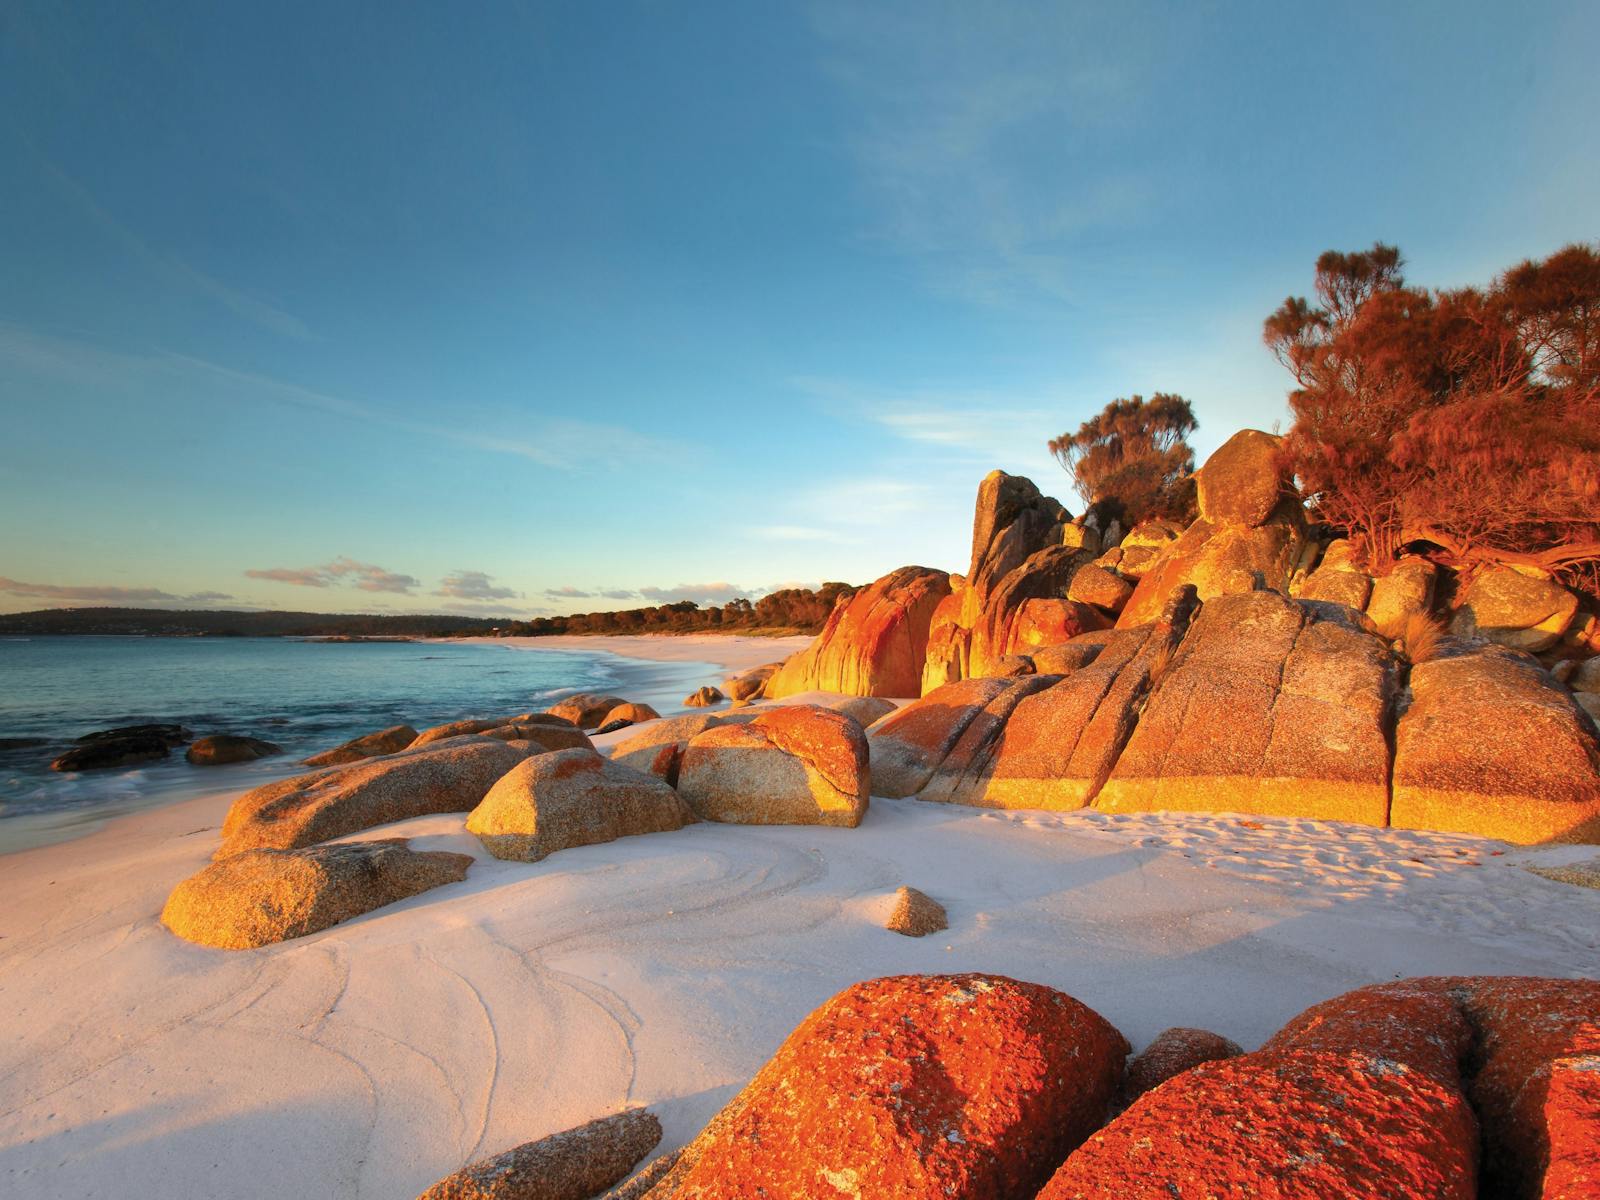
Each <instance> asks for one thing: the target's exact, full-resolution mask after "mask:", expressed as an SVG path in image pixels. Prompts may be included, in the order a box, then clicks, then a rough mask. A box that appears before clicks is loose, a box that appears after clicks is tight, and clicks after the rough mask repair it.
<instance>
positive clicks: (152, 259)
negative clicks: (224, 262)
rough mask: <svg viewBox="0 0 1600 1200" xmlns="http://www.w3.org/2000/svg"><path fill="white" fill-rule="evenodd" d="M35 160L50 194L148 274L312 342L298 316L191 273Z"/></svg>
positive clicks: (46, 162) (254, 321)
mask: <svg viewBox="0 0 1600 1200" xmlns="http://www.w3.org/2000/svg"><path fill="white" fill-rule="evenodd" d="M38 161H39V165H40V169H41V172H42V173H43V175H44V176H45V178H47V179H49V180H50V181H51V182H52V183H54V184H55V186H56V190H57V191H58V192H60V193H61V195H62V196H64V197H65V198H66V200H67V202H68V203H69V204H71V205H72V206H73V207H74V208H76V209H77V210H78V212H79V213H80V214H82V215H83V216H84V217H86V218H88V220H89V222H90V223H91V224H93V225H94V226H96V227H97V228H98V229H100V230H101V232H103V233H104V234H105V235H106V236H107V237H108V238H110V239H111V240H112V241H113V242H115V243H116V244H117V245H118V246H120V247H121V248H122V249H123V250H124V251H126V252H127V254H128V255H129V256H130V257H132V258H133V259H135V260H136V261H138V262H139V263H140V264H141V265H143V266H144V267H145V268H146V269H147V270H149V271H150V272H151V273H152V274H153V275H156V276H157V277H159V278H162V279H165V280H167V281H168V282H170V283H174V284H176V285H177V286H179V287H183V288H186V289H188V290H190V291H193V292H197V293H199V294H200V295H202V296H205V297H207V298H209V299H211V300H213V301H215V302H216V303H218V304H221V305H222V306H223V307H224V308H226V309H228V311H230V312H232V313H233V314H234V315H235V316H238V317H241V318H243V319H244V320H246V321H249V322H250V323H251V324H254V325H259V326H261V327H262V328H263V329H270V330H272V331H273V332H274V333H280V334H283V335H284V336H285V337H292V338H297V339H300V340H302V341H307V340H310V339H311V338H312V333H311V330H310V329H309V328H307V326H306V323H305V322H304V321H302V320H301V319H300V318H299V317H297V316H295V315H294V314H292V313H288V312H284V311H283V310H282V309H280V308H277V307H274V306H273V305H271V304H268V303H267V302H266V301H264V300H261V299H258V298H257V297H255V296H251V295H249V294H248V293H246V292H244V291H242V290H240V289H239V288H236V287H230V286H229V285H228V284H225V283H223V282H222V281H221V280H219V279H215V278H213V277H212V276H210V275H207V274H206V273H205V272H204V271H200V270H197V269H196V268H195V267H193V266H191V265H190V264H189V263H187V262H185V261H184V260H183V259H182V258H180V257H178V256H177V255H175V254H171V253H166V252H163V251H160V250H157V249H155V248H154V247H153V246H151V245H150V243H149V242H147V241H146V240H145V239H144V238H142V237H140V236H139V235H138V234H137V233H135V232H134V231H133V230H132V229H130V228H128V226H127V225H125V224H124V223H123V222H122V221H120V220H118V219H117V218H116V217H115V216H114V215H113V214H112V213H111V212H110V211H109V210H107V209H106V208H105V207H104V206H103V205H102V204H101V203H100V202H99V201H98V200H96V199H95V197H94V195H93V193H91V192H90V191H89V189H88V188H86V187H84V186H83V185H82V184H81V183H79V182H78V181H77V180H76V179H74V178H73V177H72V176H70V175H68V174H67V173H66V172H65V171H63V170H62V169H61V168H60V167H59V166H58V165H56V164H55V163H53V162H51V161H49V160H48V159H45V158H42V157H41V158H40V159H39V160H38Z"/></svg>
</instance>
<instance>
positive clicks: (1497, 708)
mask: <svg viewBox="0 0 1600 1200" xmlns="http://www.w3.org/2000/svg"><path fill="white" fill-rule="evenodd" d="M1277 450H1278V442H1277V439H1276V438H1275V437H1273V436H1272V435H1270V434H1265V433H1260V432H1257V431H1254V430H1246V431H1244V432H1242V433H1240V434H1238V435H1236V436H1235V437H1234V438H1232V439H1230V440H1229V441H1228V442H1227V443H1226V444H1225V445H1224V446H1223V447H1222V448H1221V449H1220V450H1218V451H1217V453H1216V454H1214V455H1213V456H1212V457H1211V459H1210V460H1208V461H1207V462H1206V464H1205V466H1204V467H1203V468H1202V469H1201V470H1200V472H1199V474H1198V480H1197V488H1196V493H1197V502H1198V510H1199V515H1198V517H1197V519H1196V520H1195V521H1194V522H1193V523H1191V524H1190V525H1189V526H1187V527H1178V526H1176V525H1173V524H1171V523H1168V522H1159V521H1158V522H1147V523H1145V524H1142V525H1139V526H1137V527H1135V528H1134V529H1133V530H1131V531H1129V532H1128V533H1127V534H1126V536H1123V535H1122V534H1121V533H1120V531H1118V530H1116V529H1114V528H1113V529H1110V530H1105V531H1102V530H1100V529H1098V528H1096V527H1095V526H1094V525H1093V523H1092V522H1091V521H1088V520H1084V519H1079V520H1077V521H1074V520H1073V519H1072V518H1071V517H1070V515H1069V514H1067V512H1066V510H1065V509H1064V508H1063V507H1062V506H1061V505H1060V504H1059V503H1058V502H1057V501H1055V500H1053V499H1051V498H1050V497H1048V496H1043V495H1041V494H1040V493H1039V490H1038V489H1037V488H1036V487H1035V486H1034V485H1033V484H1032V483H1031V482H1030V481H1028V480H1026V479H1021V478H1018V477H1014V476H1009V475H1005V474H1004V473H1002V472H995V473H993V474H991V475H990V476H989V477H988V478H987V479H985V480H984V481H983V484H982V485H981V487H980V488H979V493H978V506H977V512H976V515H975V518H974V522H973V549H972V562H971V565H970V566H969V568H968V572H967V575H966V576H965V577H961V576H946V575H944V574H942V573H940V572H933V571H928V570H926V569H924V568H918V567H907V568H902V569H901V570H899V571H896V572H893V573H892V574H890V575H888V576H886V577H884V578H883V579H881V580H879V581H878V582H877V583H875V584H873V585H871V586H870V587H868V588H864V589H862V590H861V591H860V592H857V593H856V594H855V595H854V597H852V598H851V599H849V600H846V601H843V602H841V605H840V607H839V608H838V609H836V610H835V612H834V613H833V615H832V616H831V617H830V619H829V621H828V624H827V626H826V628H825V629H824V630H823V632H822V634H821V636H820V637H819V638H818V639H817V641H816V642H815V643H814V644H813V645H812V646H811V647H809V648H808V649H807V650H806V651H804V652H803V653H802V654H801V655H798V656H796V657H795V658H792V659H790V660H789V662H787V663H786V664H784V666H783V667H782V668H781V669H780V670H778V671H777V672H775V673H774V674H773V675H772V676H771V677H770V678H769V679H768V680H767V682H766V685H765V688H764V693H765V694H766V695H768V696H775V695H790V694H793V693H796V692H803V691H806V690H808V689H812V688H828V689H831V690H839V691H851V690H854V691H858V692H862V693H865V694H870V695H878V696H888V695H900V696H912V695H917V696H920V699H919V700H918V701H917V702H916V703H915V704H913V705H911V706H910V707H908V708H906V709H903V710H902V711H901V712H900V713H898V714H897V715H896V716H895V717H894V718H893V719H891V720H889V721H885V722H883V723H882V724H881V725H879V726H877V727H875V728H874V730H873V734H872V758H873V766H874V773H875V777H876V781H877V787H878V791H879V794H881V795H889V796H912V795H915V796H920V797H921V798H923V799H930V800H946V801H954V802H958V803H963V804H976V805H984V806H989V807H1001V808H1044V809H1067V808H1078V807H1082V806H1084V805H1090V804H1092V805H1095V806H1096V807H1099V808H1103V809H1107V810H1110V811H1133V810H1140V811H1143V810H1152V809H1168V810H1171V809H1177V810H1183V809H1210V810H1220V811H1234V812H1247V813H1260V814H1274V815H1291V816H1307V817H1321V818H1328V819H1339V820H1352V821H1361V822H1364V823H1367V824H1375V825H1396V826H1404V827H1413V828H1428V829H1438V830H1447V831H1456V832H1463V833H1474V834H1481V835H1487V836H1493V837H1501V838H1505V839H1507V840H1510V841H1515V842H1536V841H1543V840H1547V839H1558V838H1559V839H1568V840H1580V841H1592V840H1600V747H1597V730H1596V725H1595V719H1594V717H1595V714H1596V713H1600V615H1597V614H1596V613H1595V612H1594V611H1591V609H1592V608H1593V602H1592V601H1586V600H1583V599H1581V598H1580V597H1579V596H1578V595H1577V594H1575V593H1573V592H1572V591H1570V590H1568V589H1567V588H1565V587H1563V586H1562V585H1561V584H1560V583H1559V582H1558V581H1556V580H1554V579H1552V578H1550V577H1549V575H1548V574H1547V573H1544V572H1540V571H1536V570H1534V569H1532V568H1528V567H1523V566H1501V567H1492V568H1488V569H1484V570H1481V571H1479V572H1477V573H1476V574H1475V575H1473V576H1471V577H1470V578H1464V577H1458V576H1456V575H1455V574H1454V573H1453V572H1451V571H1448V570H1446V569H1444V568H1442V567H1440V566H1437V565H1436V564H1435V563H1434V562H1432V561H1430V560H1429V559H1427V558H1426V557H1423V556H1422V555H1420V554H1412V555H1409V556H1406V557H1402V558H1401V559H1400V560H1399V561H1397V562H1396V563H1395V564H1394V565H1393V567H1392V569H1391V570H1390V571H1389V572H1388V573H1387V574H1385V575H1383V576H1380V577H1378V578H1373V577H1372V576H1370V575H1368V574H1366V573H1365V572H1363V571H1362V570H1361V569H1359V567H1358V566H1357V564H1356V562H1355V559H1354V556H1353V554H1352V550H1351V547H1350V545H1349V543H1348V542H1347V541H1345V540H1344V539H1342V538H1339V537H1335V536H1332V535H1331V534H1330V533H1329V532H1328V531H1325V530H1320V529H1318V528H1316V527H1313V526H1311V525H1309V524H1308V522H1307V517H1306V509H1305V506H1304V504H1303V503H1302V501H1301V498H1300V497H1299V495H1298V494H1297V493H1296V492H1295V490H1294V488H1293V485H1292V482H1291V481H1290V480H1289V479H1288V478H1287V477H1286V476H1285V475H1284V473H1283V471H1282V469H1281V467H1280V465H1279V459H1278V454H1277ZM946 588H948V590H947V591H946V590H945V589H946ZM933 597H938V599H937V601H936V602H934V601H933V599H932V598H933ZM930 608H931V615H930ZM919 651H920V652H919ZM913 680H917V681H919V683H918V686H917V687H916V689H915V691H911V690H907V691H900V690H898V689H902V688H906V687H907V685H908V683H910V682H911V681H913Z"/></svg>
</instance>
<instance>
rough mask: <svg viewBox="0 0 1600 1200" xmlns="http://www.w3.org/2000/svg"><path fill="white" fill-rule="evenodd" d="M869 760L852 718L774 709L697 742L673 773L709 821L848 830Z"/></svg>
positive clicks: (865, 786) (865, 791) (867, 786)
mask: <svg viewBox="0 0 1600 1200" xmlns="http://www.w3.org/2000/svg"><path fill="white" fill-rule="evenodd" d="M867 754H868V752H867V738H866V734H865V733H863V732H862V729H861V726H860V725H859V724H858V723H857V722H856V721H855V720H854V719H853V718H851V717H847V716H845V715H844V714H842V713H836V712H832V711H830V710H828V709H825V708H817V707H815V706H813V705H809V704H794V705H780V706H778V707H775V708H769V709H761V710H758V712H757V715H756V716H755V717H753V718H752V719H751V720H749V721H746V722H742V723H732V722H729V723H724V724H719V725H716V726H713V727H712V728H710V729H707V730H705V731H704V732H703V733H700V734H698V735H696V736H695V737H694V738H693V740H691V741H690V742H689V746H688V749H686V750H685V751H684V753H683V758H682V762H681V764H680V766H679V768H678V793H679V794H680V795H681V796H682V797H683V798H684V799H685V800H686V801H687V802H688V804H689V807H690V808H691V809H692V810H693V811H694V814H695V816H697V817H699V818H701V819H702V820H707V821H725V822H732V823H735V824H744V825H844V826H848V827H851V828H854V827H855V826H857V825H859V824H861V818H862V817H863V816H865V815H866V811H867V801H868V797H869V795H870V794H871V772H870V769H869V767H868V758H867Z"/></svg>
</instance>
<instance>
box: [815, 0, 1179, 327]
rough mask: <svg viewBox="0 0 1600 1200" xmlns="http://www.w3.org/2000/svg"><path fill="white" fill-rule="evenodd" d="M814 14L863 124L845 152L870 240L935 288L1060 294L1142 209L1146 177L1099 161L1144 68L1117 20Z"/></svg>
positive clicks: (1085, 15)
mask: <svg viewBox="0 0 1600 1200" xmlns="http://www.w3.org/2000/svg"><path fill="white" fill-rule="evenodd" d="M812 13H813V18H814V23H815V26H816V29H817V31H818V34H819V36H820V37H821V38H822V41H823V44H824V47H825V64H826V66H827V68H828V70H829V72H830V74H831V76H832V77H833V78H834V80H835V81H836V82H837V84H838V85H839V87H840V88H841V89H843V90H844V91H845V92H846V93H847V95H848V97H849V100H850V103H851V104H852V106H853V108H854V110H855V111H856V112H857V113H858V114H860V119H859V121H858V123H857V126H856V128H857V133H856V136H855V140H854V143H853V144H852V145H851V147H850V150H851V151H852V152H853V154H854V156H855V158H856V160H857V162H858V163H859V165H860V171H861V173H862V177H863V179H864V180H865V182H866V185H867V189H868V193H869V195H871V196H872V197H874V199H875V201H876V204H877V207H878V211H879V213H880V220H879V223H878V225H877V227H876V228H875V229H874V230H872V231H871V232H872V234H873V236H875V237H876V238H878V239H880V240H881V241H882V242H883V243H885V244H887V245H889V246H892V247H893V248H895V249H897V250H899V251H901V252H903V253H905V254H907V255H910V256H912V257H913V258H915V259H917V260H918V261H919V262H921V263H922V264H923V265H924V266H925V268H926V269H927V271H928V277H929V279H930V281H931V282H932V283H933V284H934V286H935V287H937V288H938V289H939V290H942V291H946V292H950V293H953V294H957V295H959V296H962V297H963V298H966V299H969V300H973V301H976V302H980V303H984V304H1006V303H1015V302H1019V301H1027V300H1030V299H1034V298H1039V297H1045V298H1048V299H1051V300H1056V301H1059V300H1062V299H1070V298H1072V297H1073V296H1074V293H1075V290H1076V285H1075V279H1074V274H1075V259H1076V257H1077V256H1078V255H1079V254H1081V253H1082V252H1083V251H1084V249H1085V246H1084V243H1085V242H1086V241H1087V240H1088V237H1087V235H1091V234H1094V233H1096V232H1097V231H1099V230H1102V229H1103V228H1105V227H1107V226H1114V225H1123V224H1126V223H1128V222H1129V221H1130V220H1132V219H1135V218H1137V217H1140V216H1142V215H1145V214H1146V213H1147V212H1148V211H1149V210H1150V208H1151V206H1152V203H1153V201H1154V199H1155V197H1156V188H1155V186H1154V184H1153V182H1152V181H1151V180H1150V179H1149V178H1147V177H1146V176H1145V175H1143V174H1141V173H1139V172H1137V171H1134V170H1128V169H1123V170H1121V171H1118V172H1112V171H1108V170H1107V169H1106V167H1105V165H1104V164H1105V158H1106V155H1105V154H1104V153H1103V151H1104V149H1105V146H1106V145H1107V144H1108V143H1109V142H1110V140H1111V139H1113V138H1116V137H1118V136H1119V135H1120V134H1121V133H1122V132H1123V131H1124V130H1125V129H1126V126H1127V123H1128V121H1129V120H1130V117H1131V114H1133V113H1134V112H1136V111H1137V109H1138V106H1139V103H1140V99H1141V93H1140V82H1141V72H1142V68H1143V67H1144V65H1145V64H1146V63H1148V62H1149V61H1151V58H1152V57H1153V49H1152V48H1150V47H1144V46H1140V45H1127V44H1124V43H1126V42H1127V41H1128V40H1129V38H1128V35H1127V29H1126V28H1125V27H1124V26H1123V25H1122V24H1120V23H1119V22H1120V21H1121V19H1122V18H1121V15H1120V13H1119V14H1118V15H1117V16H1116V18H1115V19H1113V18H1112V17H1111V15H1110V14H1105V15H1102V14H1097V13H1094V12H1093V11H1091V10H1087V9H1085V7H1084V6H1066V5H1042V6H1040V5H1026V6H1024V5H1015V4H1003V3H1002V4H984V5H971V6H961V5H954V6H951V5H942V6H937V7H935V8H931V9H930V8H928V7H927V6H925V5H894V4H873V5H862V4H855V3H846V2H839V3H833V2H821V3H816V4H814V5H813V6H812ZM1128 25H1130V26H1132V27H1133V28H1143V26H1142V25H1141V24H1140V23H1139V22H1128ZM1113 44H1115V45H1116V50H1117V52H1116V53H1115V54H1111V53H1108V47H1109V46H1111V45H1113ZM1113 64H1115V65H1113Z"/></svg>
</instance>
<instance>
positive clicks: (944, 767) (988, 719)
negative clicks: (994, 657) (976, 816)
mask: <svg viewBox="0 0 1600 1200" xmlns="http://www.w3.org/2000/svg"><path fill="white" fill-rule="evenodd" d="M1000 682H1002V683H1004V684H1005V685H1006V686H1005V687H1003V688H1001V689H1000V690H999V691H997V692H995V693H994V695H993V697H992V698H991V699H990V700H989V701H988V702H987V703H985V704H984V705H983V706H982V707H981V708H979V709H978V710H977V711H976V712H975V713H973V714H972V716H971V717H970V718H969V719H968V720H966V721H965V723H964V725H963V727H962V730H961V734H960V736H959V737H957V738H956V739H955V740H954V742H953V743H952V744H950V745H949V746H948V748H943V749H942V753H940V754H939V755H938V757H937V758H932V757H930V760H929V763H928V765H929V768H930V769H929V771H928V773H927V776H926V779H925V780H924V782H923V783H922V785H921V786H920V787H918V789H917V791H916V795H917V797H918V799H921V800H937V801H941V802H943V803H947V804H970V803H973V802H974V794H975V792H976V791H978V790H979V788H978V784H977V781H979V780H981V779H982V777H983V773H984V768H985V767H986V766H987V765H988V763H989V759H990V755H991V754H992V753H993V750H994V744H995V741H996V739H998V738H999V737H1000V735H1001V734H1002V732H1003V731H1004V730H1005V728H1006V722H1007V721H1008V720H1009V719H1010V717H1011V714H1012V712H1013V711H1014V710H1015V709H1016V707H1017V705H1018V704H1020V703H1021V702H1022V701H1023V700H1024V699H1026V698H1027V697H1028V696H1031V695H1033V694H1034V693H1035V692H1038V691H1041V690H1043V689H1045V688H1047V687H1049V686H1050V685H1051V684H1052V683H1053V682H1054V680H1053V679H1050V678H1048V677H1045V676H1040V675H1021V676H1016V677H1008V678H1004V679H1002V680H1000ZM941 690H942V689H941ZM938 694H939V693H937V692H936V693H935V695H938ZM930 699H932V697H924V698H923V703H926V702H927V701H928V700H930ZM935 711H937V710H935ZM898 715H899V714H896V716H898ZM884 724H885V726H887V725H888V722H885V723H884ZM905 728H906V729H910V728H912V727H911V726H909V725H908V726H906V727H905ZM902 744H903V743H902ZM875 745H876V743H875ZM934 745H935V746H939V745H940V743H934Z"/></svg>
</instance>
